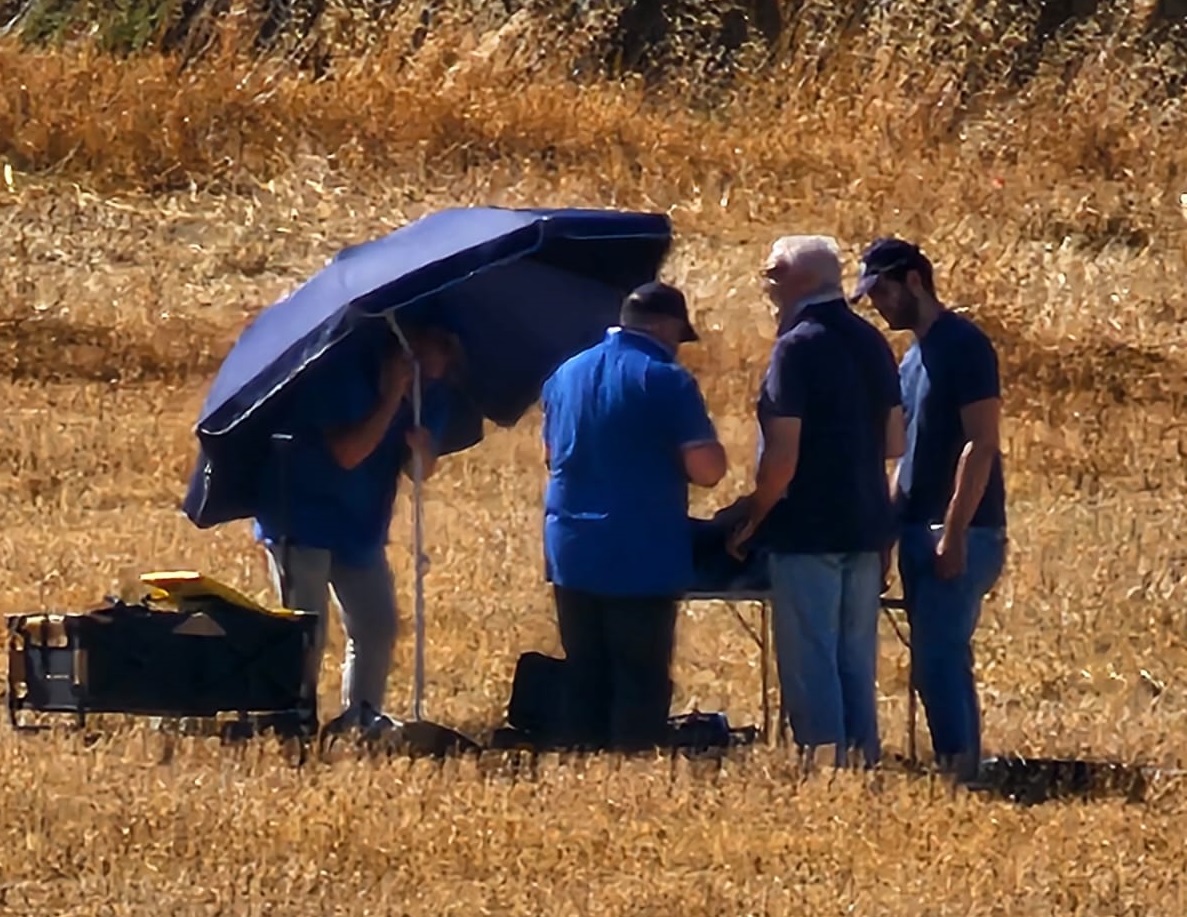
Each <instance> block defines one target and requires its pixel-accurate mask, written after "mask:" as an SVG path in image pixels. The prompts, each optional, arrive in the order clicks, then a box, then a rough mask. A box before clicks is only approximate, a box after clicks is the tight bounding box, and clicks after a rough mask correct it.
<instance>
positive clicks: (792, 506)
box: [756, 299, 901, 554]
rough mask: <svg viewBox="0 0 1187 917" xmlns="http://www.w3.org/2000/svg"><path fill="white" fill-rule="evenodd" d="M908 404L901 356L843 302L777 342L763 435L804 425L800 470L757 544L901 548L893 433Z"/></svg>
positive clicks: (820, 306)
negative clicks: (892, 473)
mask: <svg viewBox="0 0 1187 917" xmlns="http://www.w3.org/2000/svg"><path fill="white" fill-rule="evenodd" d="M900 403H901V397H900V392H899V379H898V372H897V367H896V365H895V360H894V353H893V352H892V351H891V349H890V345H889V344H887V343H886V339H885V338H884V337H883V336H882V334H881V332H879V331H878V329H877V328H875V327H874V326H873V325H872V324H870V323H869V322H867V321H866V320H865V319H863V318H862V317H861V316H859V315H857V314H856V313H855V312H853V310H852V309H850V308H849V306H848V304H847V303H846V302H845V300H844V299H836V300H832V301H829V302H819V303H813V304H810V305H807V306H805V307H804V308H803V310H802V311H801V312H800V314H799V316H798V317H797V319H796V321H795V323H794V324H793V325H792V327H791V328H790V329H789V330H787V331H786V332H784V333H783V334H782V335H780V337H779V338H778V340H777V341H776V342H775V347H774V350H773V352H772V354H771V361H770V365H769V367H768V369H767V374H766V377H765V379H764V380H763V386H762V390H761V393H760V395H759V399H758V420H759V426H760V429H761V430H762V431H764V438H765V431H766V429H767V428H768V425H769V424H770V422H771V419H772V418H775V417H798V418H800V420H801V427H800V430H801V432H800V451H799V461H798V463H797V466H796V472H795V476H794V477H793V478H792V481H791V484H790V485H789V486H788V488H787V493H786V495H785V496H784V497H783V499H781V500H780V501H779V502H778V503H777V504H775V506H774V507H773V508H772V509H771V511H770V513H769V514H768V516H767V518H766V519H765V520H763V524H762V525H761V526H760V527H759V530H758V532H757V533H756V544H759V545H762V546H765V547H768V548H770V549H771V550H772V551H775V552H778V553H787V554H828V553H843V552H851V551H878V550H881V549H882V548H884V547H886V546H887V545H888V544H889V543H890V542H891V541H892V539H893V514H892V511H891V503H890V492H889V486H888V483H887V480H886V424H887V419H888V416H889V413H890V409H891V408H892V407H895V406H897V405H899V404H900Z"/></svg>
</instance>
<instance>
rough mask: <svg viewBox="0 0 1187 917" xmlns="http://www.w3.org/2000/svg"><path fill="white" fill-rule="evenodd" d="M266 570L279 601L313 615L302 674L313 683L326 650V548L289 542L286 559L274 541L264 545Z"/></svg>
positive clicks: (328, 568)
mask: <svg viewBox="0 0 1187 917" xmlns="http://www.w3.org/2000/svg"><path fill="white" fill-rule="evenodd" d="M265 547H266V551H267V557H268V571H269V574H270V576H271V579H272V587H273V588H274V589H275V590H276V595H277V597H278V598H279V599H280V604H281V605H283V606H284V607H285V608H291V609H293V610H294V611H308V612H313V613H315V614H316V615H317V628H316V630H315V636H314V646H313V651H312V652H311V653H310V658H309V670H308V671H307V673H306V677H307V678H308V679H309V683H310V684H312V685H314V686H316V685H317V682H318V678H319V677H320V675H321V663H322V658H323V657H324V656H325V652H326V633H327V628H328V623H327V618H328V617H329V609H330V552H329V551H324V550H322V549H320V548H303V547H297V546H293V545H290V546H289V548H288V557H287V563H286V562H285V557H284V552H283V551H282V550H281V548H280V547H279V546H278V545H274V544H273V545H266V546H265Z"/></svg>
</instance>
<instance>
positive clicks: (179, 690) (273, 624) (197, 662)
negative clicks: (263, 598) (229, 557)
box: [8, 571, 317, 737]
mask: <svg viewBox="0 0 1187 917" xmlns="http://www.w3.org/2000/svg"><path fill="white" fill-rule="evenodd" d="M140 579H141V582H143V583H145V584H146V585H147V586H148V587H149V594H148V595H147V596H146V597H145V599H144V600H143V601H142V602H139V603H135V604H127V603H125V602H123V601H120V600H117V599H109V600H108V605H107V606H106V607H103V608H99V609H96V610H93V611H90V612H86V613H83V614H48V613H34V614H21V615H9V616H8V710H9V718H10V719H11V721H12V724H13V726H14V727H16V728H17V729H29V728H34V729H35V728H38V727H37V726H35V725H34V726H30V725H28V724H26V723H25V722H24V719H25V718H24V717H22V714H24V713H67V714H73V715H74V716H75V717H76V718H77V722H78V724H79V725H80V726H81V725H83V724H85V722H86V716H87V714H90V713H95V714H99V713H117V714H132V715H140V716H155V717H163V718H187V717H195V718H200V717H218V716H219V715H221V714H237V715H238V719H239V721H240V723H241V724H243V726H244V727H249V728H250V730H251V731H255V730H256V729H259V730H271V731H274V732H275V733H277V734H280V735H284V736H300V737H309V736H312V735H314V734H315V733H316V731H317V689H316V672H315V671H314V669H313V665H314V664H315V662H314V655H313V653H314V648H315V640H316V634H317V615H316V614H312V613H306V612H296V611H290V610H288V609H267V608H264V607H263V606H261V605H259V604H257V603H256V602H253V601H252V600H251V599H249V598H248V597H247V596H244V595H242V594H241V593H239V592H237V591H236V590H234V589H232V588H231V587H229V586H226V585H225V584H223V583H220V582H219V581H217V580H214V579H212V578H209V577H206V576H203V575H202V574H200V573H194V572H189V571H180V572H168V573H148V574H144V575H142V576H141V577H140ZM249 724H250V726H249Z"/></svg>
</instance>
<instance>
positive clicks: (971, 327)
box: [896, 311, 1006, 528]
mask: <svg viewBox="0 0 1187 917" xmlns="http://www.w3.org/2000/svg"><path fill="white" fill-rule="evenodd" d="M899 375H900V378H901V381H902V394H903V407H904V413H905V416H906V420H907V450H906V453H905V454H904V456H903V458H902V460H901V461H900V462H899V474H898V490H899V492H898V494H896V502H897V506H898V511H899V518H900V520H901V521H902V523H903V524H905V525H911V524H915V525H920V524H928V525H930V524H935V523H940V522H943V521H944V515H945V513H946V512H947V510H948V503H949V501H950V500H951V499H952V492H953V490H954V489H955V486H956V466H957V464H958V462H959V461H960V453H961V452H962V451H963V450H964V446H965V436H964V426H963V424H962V423H961V419H960V409H961V408H963V407H964V406H966V405H969V404H972V403H974V402H976V401H982V400H984V399H986V398H999V397H1001V380H1000V378H999V373H998V360H997V352H996V350H995V349H994V347H993V344H992V342H991V341H990V340H989V337H988V336H987V335H986V334H985V332H983V331H982V330H981V329H980V328H978V327H977V325H975V324H974V323H973V322H972V321H970V320H969V319H967V318H965V317H964V316H963V315H959V314H957V313H955V312H949V311H944V312H942V313H941V314H940V316H939V318H937V319H936V320H935V322H934V323H932V326H931V328H929V329H928V331H927V334H925V335H924V336H923V339H922V340H919V341H916V342H915V343H914V344H912V345H911V347H910V349H908V350H907V352H906V354H904V355H903V360H902V363H901V365H900V367H899ZM970 525H974V526H984V527H987V528H1005V525H1006V495H1005V483H1004V481H1003V476H1002V462H1001V456H1000V454H999V455H998V456H996V457H995V458H994V462H993V468H992V470H991V471H990V473H989V481H988V483H987V484H986V485H985V494H984V496H983V497H982V498H981V502H980V504H978V506H977V509H976V512H975V513H974V514H973V518H972V521H971V522H970Z"/></svg>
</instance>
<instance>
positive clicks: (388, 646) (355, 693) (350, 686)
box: [330, 554, 397, 713]
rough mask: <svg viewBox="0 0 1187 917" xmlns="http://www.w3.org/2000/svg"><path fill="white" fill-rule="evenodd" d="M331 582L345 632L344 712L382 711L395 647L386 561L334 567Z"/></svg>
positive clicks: (391, 589) (391, 583)
mask: <svg viewBox="0 0 1187 917" xmlns="http://www.w3.org/2000/svg"><path fill="white" fill-rule="evenodd" d="M330 582H331V585H333V587H334V594H335V596H337V598H338V604H339V605H340V606H341V607H342V622H343V625H344V629H345V630H346V654H345V658H344V659H343V663H342V706H343V708H344V709H345V710H350V711H361V710H362V709H364V705H365V706H366V707H368V708H370V710H371V711H373V712H375V713H379V712H380V711H382V710H383V701H384V696H385V695H386V694H387V677H388V673H389V671H390V670H391V663H392V654H393V651H394V649H395V644H396V626H397V617H396V593H395V583H394V581H393V576H392V570H391V567H390V566H389V564H388V562H387V557H386V555H382V554H381V555H380V556H379V557H378V558H377V559H376V560H374V561H373V562H371V563H369V564H367V565H365V566H347V565H345V564H342V563H340V562H338V561H335V562H334V563H333V564H332V566H331V573H330Z"/></svg>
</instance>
